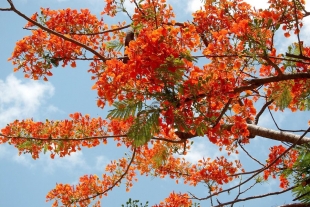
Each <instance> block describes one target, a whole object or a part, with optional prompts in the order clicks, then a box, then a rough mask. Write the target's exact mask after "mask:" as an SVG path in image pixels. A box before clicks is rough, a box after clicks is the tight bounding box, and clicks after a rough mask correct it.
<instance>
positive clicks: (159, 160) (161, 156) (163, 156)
mask: <svg viewBox="0 0 310 207" xmlns="http://www.w3.org/2000/svg"><path fill="white" fill-rule="evenodd" d="M168 156H169V151H168V148H167V147H166V148H164V149H163V150H161V152H160V153H158V154H156V155H155V156H154V157H153V158H152V159H153V161H154V162H155V165H156V166H155V168H158V167H160V166H162V165H164V164H165V163H166V161H167V158H168Z"/></svg>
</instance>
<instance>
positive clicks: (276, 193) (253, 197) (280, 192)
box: [213, 186, 296, 207]
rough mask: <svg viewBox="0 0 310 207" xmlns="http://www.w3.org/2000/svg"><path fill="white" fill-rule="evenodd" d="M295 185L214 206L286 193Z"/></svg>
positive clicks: (218, 206) (220, 206) (221, 206)
mask: <svg viewBox="0 0 310 207" xmlns="http://www.w3.org/2000/svg"><path fill="white" fill-rule="evenodd" d="M295 187H296V186H293V187H290V188H288V189H285V190H282V191H277V192H272V193H266V194H262V195H257V196H249V197H247V198H240V199H237V200H233V201H229V202H226V203H221V204H220V205H217V206H213V207H223V206H225V205H228V204H232V203H238V202H242V201H247V200H252V199H257V198H263V197H267V196H272V195H279V194H282V193H285V192H287V191H290V190H292V189H293V188H295Z"/></svg>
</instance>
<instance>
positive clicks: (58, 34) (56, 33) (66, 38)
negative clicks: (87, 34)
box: [7, 0, 106, 62]
mask: <svg viewBox="0 0 310 207" xmlns="http://www.w3.org/2000/svg"><path fill="white" fill-rule="evenodd" d="M7 1H8V2H9V4H10V5H11V9H12V11H13V12H15V13H16V14H17V15H19V16H21V17H22V18H24V19H26V20H27V21H29V22H31V23H32V24H34V25H36V26H37V27H39V28H41V29H42V30H44V31H46V32H48V33H50V34H53V35H55V36H57V37H60V38H62V39H64V40H67V41H69V42H72V43H74V44H76V45H78V46H80V47H82V48H84V49H86V50H88V51H89V52H91V53H93V54H94V55H96V56H97V57H98V58H99V59H100V60H102V61H104V62H105V61H106V58H105V57H104V56H102V55H101V54H100V53H98V52H97V51H96V50H94V49H92V48H90V47H88V46H87V45H84V44H82V43H80V42H78V41H76V40H74V39H72V38H70V37H66V36H65V35H63V34H60V33H58V32H56V31H54V30H51V29H49V28H47V27H44V26H43V25H41V24H39V23H38V22H36V21H34V20H32V19H30V18H29V17H27V16H26V15H25V14H23V13H21V12H20V11H19V10H17V9H16V8H15V6H14V4H13V2H12V1H11V0H7Z"/></svg>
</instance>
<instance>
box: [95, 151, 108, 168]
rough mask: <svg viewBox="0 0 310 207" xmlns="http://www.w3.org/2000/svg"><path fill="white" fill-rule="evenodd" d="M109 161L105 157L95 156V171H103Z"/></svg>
mask: <svg viewBox="0 0 310 207" xmlns="http://www.w3.org/2000/svg"><path fill="white" fill-rule="evenodd" d="M108 162H109V160H108V159H107V158H106V157H105V156H102V155H100V156H97V157H96V165H95V167H96V169H97V170H103V169H104V168H105V166H106V165H107V164H108Z"/></svg>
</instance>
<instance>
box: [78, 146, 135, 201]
mask: <svg viewBox="0 0 310 207" xmlns="http://www.w3.org/2000/svg"><path fill="white" fill-rule="evenodd" d="M135 155H136V148H134V149H133V153H132V157H131V160H130V162H129V164H128V166H127V168H126V170H125V172H124V173H123V174H122V175H121V177H120V178H119V179H118V180H117V181H116V182H115V183H114V184H113V185H112V186H111V187H109V188H108V189H106V190H104V191H103V192H101V193H97V194H96V195H93V196H90V197H87V198H84V199H82V200H78V201H75V202H83V201H86V200H90V199H92V198H95V197H97V196H100V195H103V194H105V193H106V192H108V191H110V190H112V189H113V188H114V187H115V186H116V185H117V184H118V183H120V182H121V181H122V179H123V178H124V177H125V175H126V174H127V173H128V171H129V168H130V166H131V164H132V163H133V161H134V158H135Z"/></svg>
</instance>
